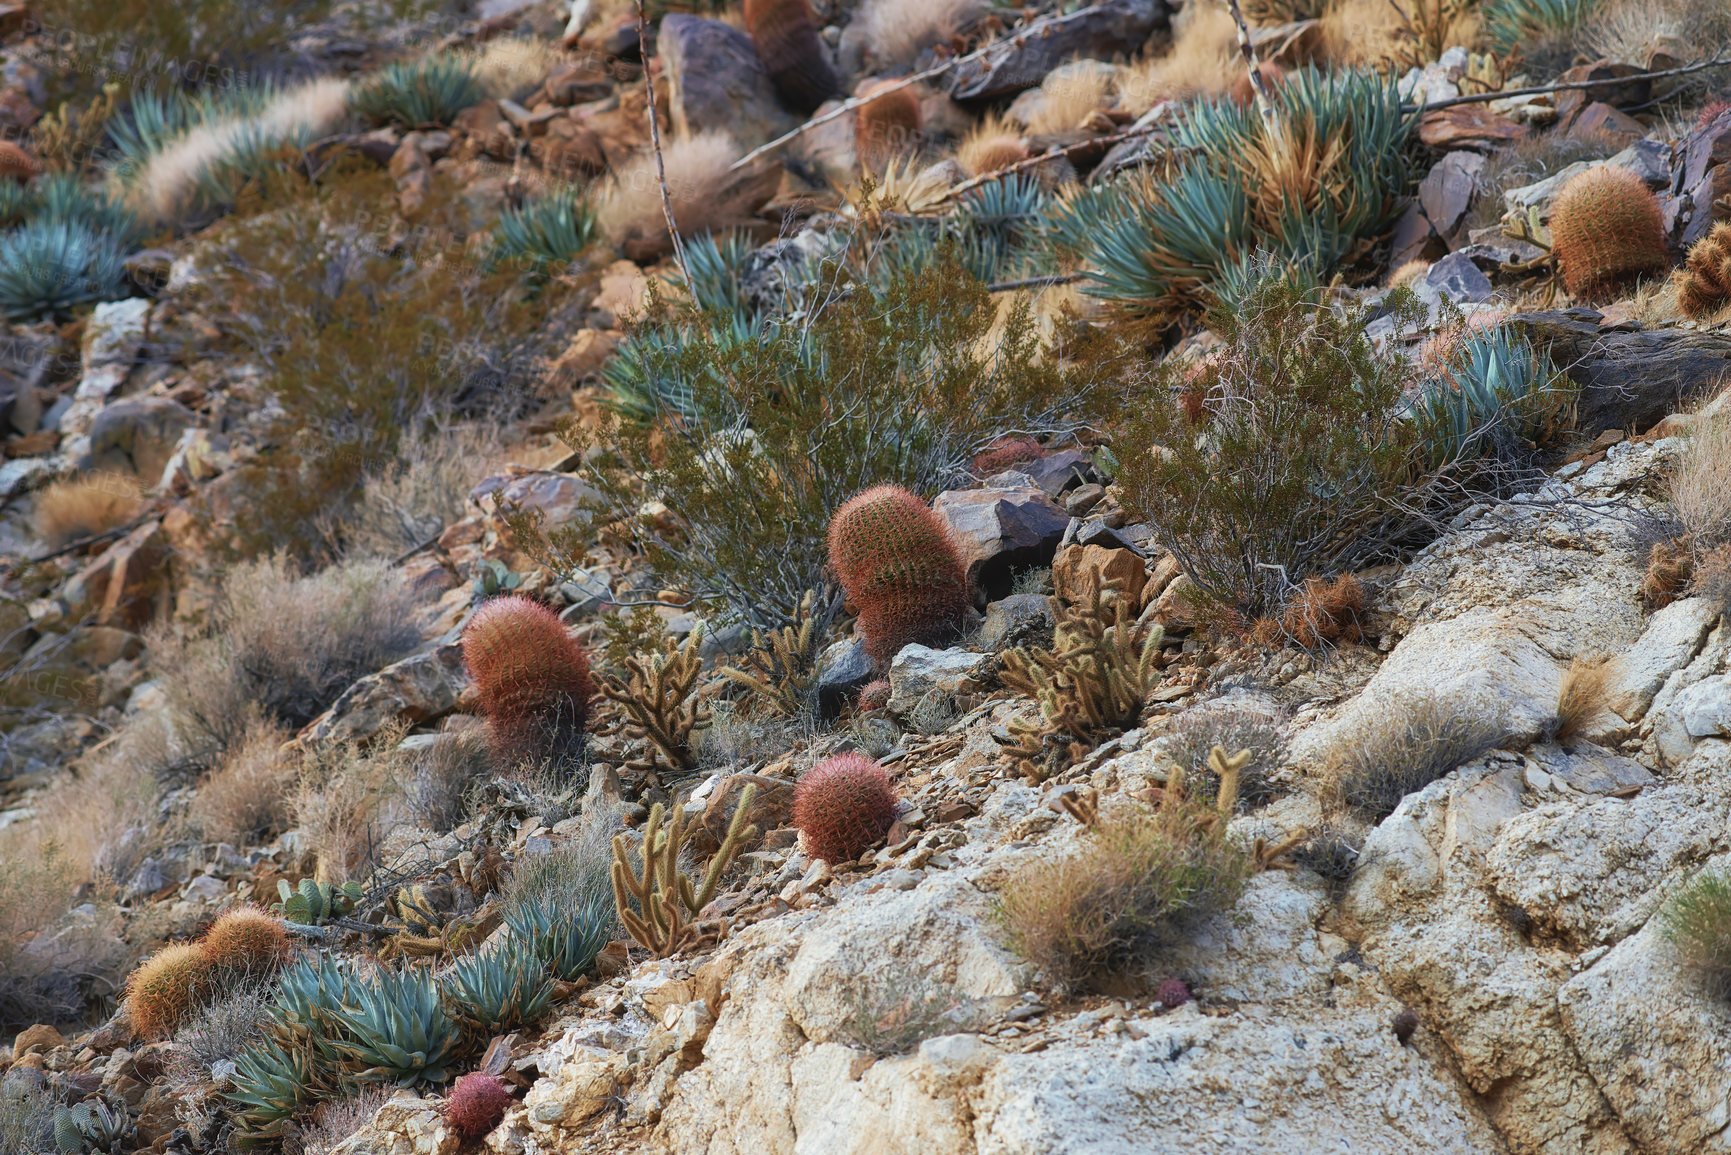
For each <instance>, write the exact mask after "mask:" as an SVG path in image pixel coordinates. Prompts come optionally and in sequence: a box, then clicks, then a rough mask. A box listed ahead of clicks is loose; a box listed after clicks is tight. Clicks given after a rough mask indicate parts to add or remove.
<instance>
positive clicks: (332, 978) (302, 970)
mask: <svg viewBox="0 0 1731 1155" xmlns="http://www.w3.org/2000/svg"><path fill="white" fill-rule="evenodd" d="M357 981H358V980H357V978H356V976H355V974H354V971H353V969H352V968H351V967H349V966H348V965H347V964H345V963H343V962H342V961H341V960H340V959H338V958H337V957H336V956H333V955H327V954H323V953H320V954H313V955H304V956H302V957H301V958H299V959H297V960H296V961H295V962H293V963H292V964H290V965H289V966H287V967H285V968H283V970H282V973H281V974H279V975H278V976H277V987H276V1005H275V1006H274V1007H273V1008H272V1010H271V1027H272V1033H273V1034H274V1035H276V1037H277V1040H278V1041H279V1042H281V1043H282V1044H283V1045H284V1046H287V1047H308V1046H316V1045H318V1044H319V1043H321V1042H322V1041H324V1040H325V1039H326V1038H327V1037H328V1036H330V1035H332V1034H334V1033H335V1031H336V1026H335V1023H336V1015H337V1012H338V1011H340V1010H341V1009H342V1008H343V1006H344V1004H345V1003H347V1002H350V1001H351V996H350V990H351V989H352V988H353V987H354V986H355V985H356V982H357Z"/></svg>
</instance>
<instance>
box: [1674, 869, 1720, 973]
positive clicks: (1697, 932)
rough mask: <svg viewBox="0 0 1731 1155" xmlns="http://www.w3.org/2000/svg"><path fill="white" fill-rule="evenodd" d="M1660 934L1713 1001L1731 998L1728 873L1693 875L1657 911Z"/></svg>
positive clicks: (1715, 871)
mask: <svg viewBox="0 0 1731 1155" xmlns="http://www.w3.org/2000/svg"><path fill="white" fill-rule="evenodd" d="M1659 930H1660V933H1661V934H1663V935H1664V936H1665V938H1666V939H1667V940H1669V941H1670V943H1671V945H1672V946H1674V947H1675V948H1676V950H1677V953H1678V955H1680V956H1681V957H1682V960H1683V963H1684V965H1686V966H1687V967H1688V968H1689V969H1690V970H1691V971H1693V972H1694V974H1695V976H1696V978H1697V979H1699V980H1700V982H1701V983H1702V984H1703V985H1704V986H1705V987H1706V988H1707V990H1708V991H1709V992H1711V993H1712V994H1713V996H1714V997H1716V998H1725V997H1727V996H1731V873H1728V872H1727V871H1726V870H1724V869H1723V868H1722V867H1721V868H1715V867H1708V868H1706V869H1704V870H1702V871H1701V872H1700V873H1699V874H1697V875H1695V877H1694V878H1692V879H1690V880H1689V881H1688V882H1687V883H1685V884H1684V885H1683V887H1682V889H1680V890H1678V891H1677V893H1676V894H1673V895H1672V896H1671V898H1670V901H1668V902H1667V903H1666V904H1665V905H1664V906H1663V907H1662V908H1660V911H1659Z"/></svg>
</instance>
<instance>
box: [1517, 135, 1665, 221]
mask: <svg viewBox="0 0 1731 1155" xmlns="http://www.w3.org/2000/svg"><path fill="white" fill-rule="evenodd" d="M1670 151H1671V150H1670V146H1669V145H1664V144H1660V143H1659V142H1658V141H1654V140H1638V141H1636V142H1635V143H1634V144H1632V145H1630V146H1629V147H1628V148H1625V149H1624V150H1623V151H1622V152H1620V153H1618V154H1617V155H1616V156H1613V157H1612V158H1611V159H1610V160H1603V161H1587V160H1579V161H1576V162H1575V163H1574V164H1571V165H1569V166H1568V167H1567V168H1564V169H1562V170H1561V171H1559V172H1557V173H1555V174H1553V175H1552V176H1548V177H1546V178H1545V179H1544V180H1542V181H1539V182H1537V183H1535V184H1529V185H1522V186H1521V187H1520V188H1512V189H1509V190H1508V191H1507V192H1505V193H1503V205H1504V207H1505V208H1507V209H1508V210H1509V211H1511V212H1514V211H1519V212H1525V211H1526V210H1527V209H1529V208H1537V209H1538V210H1539V218H1540V219H1541V220H1549V219H1550V216H1551V205H1552V204H1553V203H1555V201H1556V199H1557V194H1558V193H1559V192H1561V191H1562V189H1563V186H1564V185H1566V184H1568V183H1569V182H1570V181H1571V180H1573V179H1574V178H1575V177H1577V176H1579V175H1580V174H1581V173H1584V172H1586V171H1587V170H1588V169H1590V168H1598V167H1599V166H1600V165H1611V166H1615V167H1617V168H1626V169H1628V170H1629V171H1630V172H1633V173H1634V174H1635V175H1636V176H1638V177H1640V178H1641V179H1642V180H1643V181H1646V182H1647V184H1648V186H1649V187H1652V188H1662V187H1664V186H1665V185H1667V184H1669V183H1670V181H1671V160H1670Z"/></svg>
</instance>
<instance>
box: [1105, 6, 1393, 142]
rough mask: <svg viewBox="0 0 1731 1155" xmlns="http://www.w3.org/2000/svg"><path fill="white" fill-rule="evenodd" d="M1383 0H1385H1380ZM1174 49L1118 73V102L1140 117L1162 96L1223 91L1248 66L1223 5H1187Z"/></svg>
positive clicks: (1183, 96) (1172, 97)
mask: <svg viewBox="0 0 1731 1155" xmlns="http://www.w3.org/2000/svg"><path fill="white" fill-rule="evenodd" d="M1378 2H1379V3H1381V2H1383V0H1378ZM1176 32H1177V34H1176V36H1175V38H1174V40H1173V42H1172V48H1171V50H1170V51H1168V52H1167V53H1166V55H1164V56H1159V57H1149V58H1147V59H1145V60H1142V61H1139V62H1137V63H1135V64H1132V65H1130V66H1129V67H1127V68H1125V69H1122V70H1121V71H1120V72H1119V73H1118V105H1119V107H1120V108H1123V109H1125V110H1126V111H1128V112H1131V113H1133V114H1135V115H1137V116H1140V115H1142V114H1143V113H1144V112H1147V111H1148V110H1149V109H1150V108H1153V107H1154V106H1155V105H1156V104H1159V103H1160V102H1161V101H1162V100H1188V99H1190V98H1192V97H1196V96H1218V95H1219V94H1220V93H1223V92H1225V91H1226V89H1227V88H1228V87H1230V86H1231V84H1232V82H1233V81H1234V80H1235V79H1237V78H1238V76H1239V75H1241V74H1242V73H1243V71H1244V63H1243V58H1242V57H1241V56H1240V55H1239V52H1238V26H1237V25H1236V24H1234V23H1233V21H1232V14H1231V13H1229V12H1228V11H1227V10H1226V8H1225V6H1224V5H1220V4H1205V3H1196V4H1186V5H1185V6H1184V9H1183V11H1182V13H1180V15H1179V17H1178V20H1177V30H1176Z"/></svg>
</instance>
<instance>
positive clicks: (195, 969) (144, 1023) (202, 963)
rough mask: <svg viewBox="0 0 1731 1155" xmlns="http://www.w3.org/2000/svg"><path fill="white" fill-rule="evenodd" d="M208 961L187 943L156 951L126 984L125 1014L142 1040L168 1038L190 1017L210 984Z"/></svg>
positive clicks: (199, 951) (194, 947) (201, 952)
mask: <svg viewBox="0 0 1731 1155" xmlns="http://www.w3.org/2000/svg"><path fill="white" fill-rule="evenodd" d="M211 977H212V975H211V966H210V960H209V959H207V958H206V957H205V954H204V951H202V950H200V949H199V948H198V947H196V946H194V945H193V944H191V943H176V944H174V945H172V946H165V947H163V948H162V949H161V950H159V951H157V952H156V953H155V954H154V955H152V956H151V957H150V958H149V959H148V960H147V961H145V962H144V963H143V964H142V965H141V966H140V967H139V968H138V969H137V970H135V971H133V972H132V977H131V978H130V979H128V980H127V982H126V1014H127V1017H128V1018H130V1019H131V1020H132V1026H133V1028H134V1029H135V1030H137V1031H138V1033H139V1034H140V1035H143V1036H144V1037H145V1038H146V1039H149V1040H151V1041H152V1042H156V1041H159V1040H162V1039H166V1038H168V1036H170V1035H172V1034H173V1033H174V1032H175V1029H176V1028H178V1027H179V1026H180V1025H181V1024H182V1023H184V1022H186V1020H187V1019H188V1018H190V1017H191V1016H192V1013H193V1012H194V1011H195V1010H197V1009H198V1008H199V1006H200V1005H201V1004H202V1002H203V999H204V993H205V989H206V987H208V986H209V985H210V981H211Z"/></svg>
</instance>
